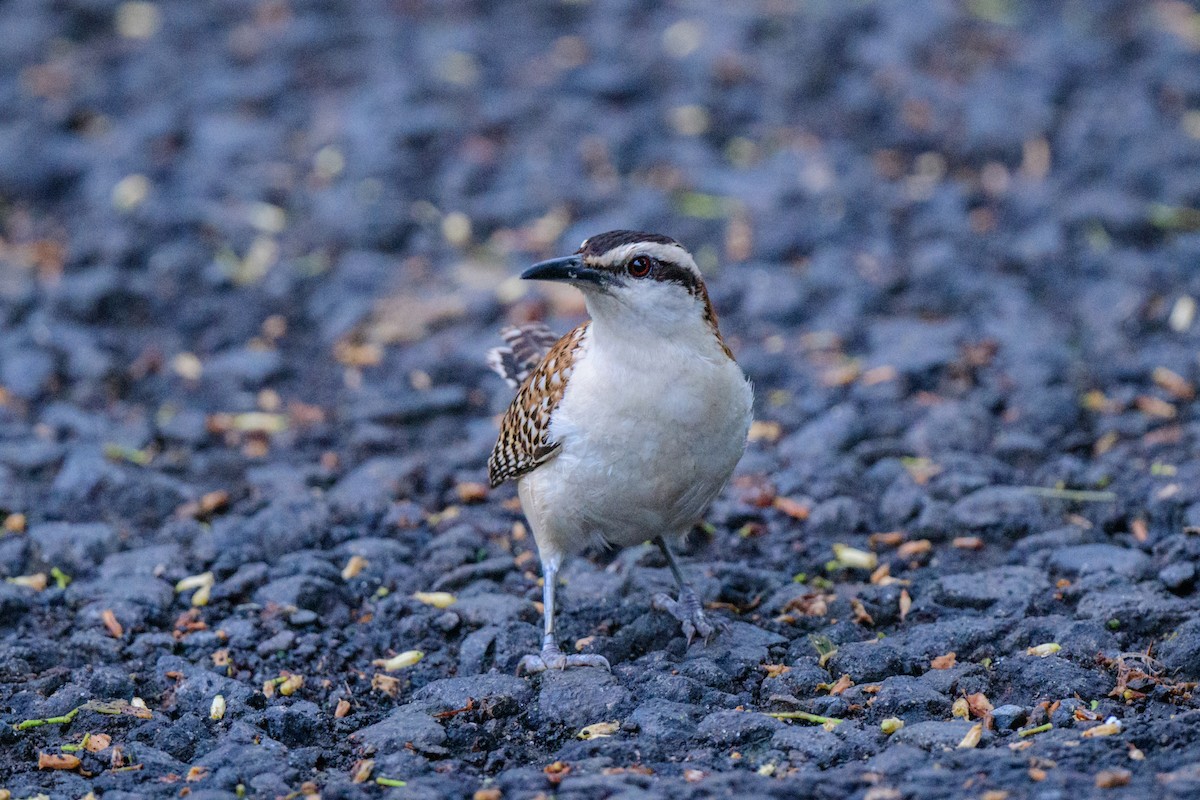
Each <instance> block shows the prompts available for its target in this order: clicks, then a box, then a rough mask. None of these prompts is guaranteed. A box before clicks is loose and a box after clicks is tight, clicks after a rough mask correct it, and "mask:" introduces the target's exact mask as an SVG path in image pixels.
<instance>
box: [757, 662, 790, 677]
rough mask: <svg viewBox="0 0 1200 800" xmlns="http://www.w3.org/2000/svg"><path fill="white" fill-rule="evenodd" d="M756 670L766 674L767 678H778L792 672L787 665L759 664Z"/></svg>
mask: <svg viewBox="0 0 1200 800" xmlns="http://www.w3.org/2000/svg"><path fill="white" fill-rule="evenodd" d="M758 668H759V669H761V670H762V671H763V672H765V673H767V677H768V678H778V677H779V676H780V675H786V674H787V673H789V672H791V671H792V668H791V667H789V666H788V665H787V664H760V665H759V667H758Z"/></svg>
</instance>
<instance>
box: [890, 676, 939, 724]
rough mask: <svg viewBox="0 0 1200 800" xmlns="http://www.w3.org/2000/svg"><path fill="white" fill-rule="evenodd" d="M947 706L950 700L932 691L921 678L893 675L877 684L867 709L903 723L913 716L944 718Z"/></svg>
mask: <svg viewBox="0 0 1200 800" xmlns="http://www.w3.org/2000/svg"><path fill="white" fill-rule="evenodd" d="M950 706H951V700H950V698H948V697H947V696H946V695H944V694H942V693H941V692H938V691H936V690H934V689H933V688H932V687H931V686H929V684H928V683H927V682H926V681H925V680H924V679H923V678H914V677H912V676H911V675H893V676H892V677H890V678H886V679H885V680H884V681H883V682H882V683H880V685H879V691H878V692H877V693H876V695H875V702H874V703H873V704H872V705H871V710H872V711H873V712H874V713H877V714H882V715H884V716H888V717H903V718H905V719H906V720H907V719H910V718H912V717H913V716H918V717H926V718H935V717H936V718H945V717H946V716H948V715H949V713H950Z"/></svg>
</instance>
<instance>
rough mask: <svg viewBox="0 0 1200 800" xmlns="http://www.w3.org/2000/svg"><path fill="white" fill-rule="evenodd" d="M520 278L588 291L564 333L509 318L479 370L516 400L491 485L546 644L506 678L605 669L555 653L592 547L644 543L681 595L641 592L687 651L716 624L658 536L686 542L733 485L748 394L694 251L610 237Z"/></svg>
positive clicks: (670, 243) (632, 235)
mask: <svg viewBox="0 0 1200 800" xmlns="http://www.w3.org/2000/svg"><path fill="white" fill-rule="evenodd" d="M521 278H523V279H526V280H535V281H557V282H561V283H566V284H569V285H571V286H574V287H576V288H578V289H579V290H580V291H582V293H583V299H584V303H585V305H586V308H587V312H588V316H589V319H588V320H587V321H585V322H583V323H582V324H580V325H579V326H577V327H576V328H574V329H573V330H571V331H570V332H568V333H567V334H566V335H564V336H562V337H561V338H559V337H557V336H556V335H555V334H554V333H553V332H552V331H551V330H550V329H549V328H548V327H546V326H545V325H544V324H541V323H530V324H525V325H519V326H512V327H507V328H505V329H504V330H502V331H501V336H502V337H503V339H504V342H505V345H504V346H502V347H497V348H495V349H493V350H491V351H490V352H489V353H488V356H487V363H488V365H489V366H490V367H491V368H492V369H493V370H494V371H495V372H497V373H498V374H499V375H500V376H501V377H503V378H504V379H505V380H506V381H507V382H508V383H509V384H510V385H511V386H512V387H513V388H516V389H517V393H516V397H515V398H514V399H513V401H512V403H511V405H510V406H509V407H508V409H507V411H506V412H505V414H504V416H503V417H502V420H501V424H500V434H499V437H498V439H497V442H496V445H495V448H494V449H493V450H492V453H491V456H490V458H489V459H488V478H489V481H490V483H491V485H492V487H493V488H495V487H497V486H499V485H501V484H503V483H504V482H506V481H510V480H511V481H516V484H517V493H518V496H519V498H520V503H521V508H522V510H523V511H524V513H525V517H526V519H527V520H528V522H529V525H530V529H531V531H532V533H533V538H534V541H535V543H536V544H537V548H538V555H539V558H540V561H541V567H542V578H543V588H542V593H543V617H544V619H543V630H544V633H543V637H542V647H541V651H540V652H538V653H535V654H530V655H526V656H525V657H524V658H522V659H521V661H520V663H519V664H518V667H517V672H518V673H521V672H525V673H527V674H534V673H538V672H542V671H544V670H547V669H566V668H568V667H584V666H590V667H603V668H606V669H609V668H610V667H609V663H608V660H607V659H605V658H604V657H603V656H602V655H599V654H592V653H586V654H571V655H567V654H564V653H563V652H562V650H561V648H560V647H559V644H558V641H557V639H556V635H555V628H554V619H555V606H554V599H555V586H556V582H557V577H558V573H559V570H560V569H561V568H562V566H563V563H564V561H565V559H567V558H568V557H570V556H572V555H575V554H577V553H580V552H582V551H583V550H585V549H587V548H588V547H589V546H599V547H602V548H624V547H633V546H636V545H640V544H642V543H644V542H648V541H653V542H654V543H655V544H656V545H657V546H658V548H659V549H660V550H661V551H662V553H663V556H664V557H665V559H666V562H667V565H668V566H669V567H670V570H671V573H672V575H673V576H674V578H675V582H676V584H677V585H678V589H679V596H678V598H677V599H673V598H671V597H670V596H668V595H666V594H656V595H655V596H654V597H653V598H652V605H653V607H654V608H656V609H659V610H663V611H666V612H668V613H670V614H671V615H672V616H674V617H675V618H676V619H677V620H679V622H680V623H681V625H682V630H683V633H684V634H685V635H686V637H687V640H688V642H689V644H690V642H691V640H692V638H693V637H694V636H695V634H697V633H698V634H700V635H701V637H703V638H704V640H705V641H707V639H708V637H709V636H710V635H711V634H712V633H713V631H714V627H713V624H712V622H711V621H710V620H709V618H708V617H707V616H706V615H705V613H704V610H703V608H702V607H701V605H700V601H699V598H698V596H697V595H696V591H695V589H693V588H692V585H691V584H690V583H689V582H688V581H687V580H686V578H685V577H684V574H683V571H682V569H681V568H680V566H679V562H678V560H677V559H676V557H675V555H674V553H673V552H672V549H671V545H670V544H669V541H676V540H680V539H682V538H683V537H684V536H686V534H687V533H688V532H689V531H690V530H691V528H692V527H693V526H694V525H695V524H696V523H697V522H698V521H699V520H700V518H701V515H702V514H703V513H704V511H705V509H706V508H707V506H708V505H709V503H710V502H711V501H712V500H713V499H714V498H715V497H716V496H717V494H718V493H719V492H720V491H721V489H722V488H723V487H724V485H725V484H726V483H727V482H728V480H729V478H730V476H731V475H732V474H733V470H734V468H735V466H736V465H737V463H738V461H739V459H740V458H741V457H742V454H743V452H744V450H745V447H746V438H747V435H748V433H749V430H750V423H751V419H752V406H753V389H752V387H751V384H750V381H749V380H748V379H747V377H746V375H745V373H744V372H743V371H742V369H741V367H740V366H738V363H737V361H735V360H734V357H733V353H732V351H731V350H730V349H729V346H728V345H727V344H726V343H725V340H724V339H723V338H722V336H721V331H720V329H719V327H718V325H717V314H716V312H715V311H714V310H713V306H712V302H711V301H710V300H709V296H708V290H707V288H706V287H705V284H704V279H703V277H702V276H701V274H700V270H699V268H697V266H696V261H695V259H694V258H693V257H692V256H691V254H690V253H688V251H687V250H685V249H684V248H683V246H682V245H680V244H679V243H678V242H677V241H675V240H674V239H672V238H670V237H668V236H664V235H661V234H654V233H643V232H639V231H629V230H615V231H609V232H607V233H602V234H599V235H596V236H592V237H590V238H589V239H587V240H585V241H584V242H583V244H582V245H580V247H579V249H578V250H577V251H576V252H575V253H574V254H572V255H569V256H565V257H561V258H553V259H550V260H548V261H542V262H539V263H537V264H534V265H533V266H531V267H529V268H528V269H527V270H525V271H524V272H523V273H522V274H521Z"/></svg>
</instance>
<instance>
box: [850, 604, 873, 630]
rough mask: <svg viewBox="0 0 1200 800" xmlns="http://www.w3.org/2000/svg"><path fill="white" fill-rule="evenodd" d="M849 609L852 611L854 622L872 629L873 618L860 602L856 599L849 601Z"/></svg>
mask: <svg viewBox="0 0 1200 800" xmlns="http://www.w3.org/2000/svg"><path fill="white" fill-rule="evenodd" d="M850 608H851V609H853V611H854V621H855V622H857V623H858V624H860V625H866V626H868V627H874V625H875V618H874V617H872V616H871V614H870V613H869V612H868V611H867V607H866V606H864V605H863V602H862V600H859V599H858V598H857V597H855V598H852V599H851V600H850Z"/></svg>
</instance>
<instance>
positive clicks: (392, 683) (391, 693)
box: [371, 673, 400, 697]
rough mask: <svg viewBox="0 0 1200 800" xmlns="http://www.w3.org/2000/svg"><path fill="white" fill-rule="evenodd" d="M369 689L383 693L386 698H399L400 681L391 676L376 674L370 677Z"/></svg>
mask: <svg viewBox="0 0 1200 800" xmlns="http://www.w3.org/2000/svg"><path fill="white" fill-rule="evenodd" d="M371 688H372V689H376V690H378V691H381V692H383V693H384V694H386V695H387V696H388V697H399V696H400V679H399V678H393V677H392V676H391V675H384V674H382V673H376V674H375V675H374V676H372V677H371Z"/></svg>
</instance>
